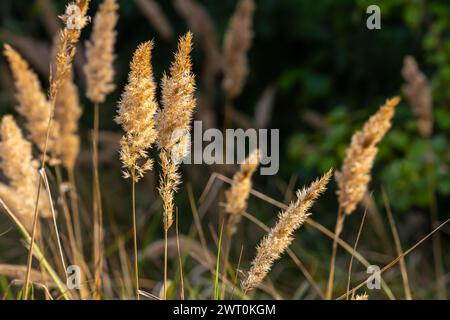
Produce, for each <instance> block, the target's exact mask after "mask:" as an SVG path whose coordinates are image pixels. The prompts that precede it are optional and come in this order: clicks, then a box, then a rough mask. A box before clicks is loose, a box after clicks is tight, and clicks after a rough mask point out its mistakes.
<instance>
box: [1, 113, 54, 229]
mask: <svg viewBox="0 0 450 320" xmlns="http://www.w3.org/2000/svg"><path fill="white" fill-rule="evenodd" d="M0 136H1V143H0V160H1V161H0V167H1V170H2V172H3V173H4V175H5V176H6V177H7V178H8V180H9V186H10V188H11V190H12V191H13V192H14V194H15V197H12V196H10V197H8V198H10V199H15V200H14V201H12V203H16V204H20V205H18V206H13V208H17V209H18V210H19V211H18V212H17V215H18V216H19V217H23V219H22V220H21V221H22V223H23V224H24V225H25V226H27V227H30V226H31V225H32V221H33V211H34V205H35V198H36V193H37V185H38V179H39V174H38V171H37V166H38V163H37V162H36V161H35V160H33V157H32V146H31V143H30V142H28V141H27V140H25V139H24V137H23V136H22V132H21V131H20V129H19V127H18V126H17V124H16V123H15V121H14V119H13V117H12V116H10V115H7V116H4V117H3V118H2V121H1V124H0ZM3 189H5V188H3ZM4 191H5V194H8V191H6V190H4ZM48 200H49V199H48V197H47V196H46V195H42V197H41V198H40V201H39V212H40V215H41V217H44V218H50V217H51V211H50V206H49V201H48ZM18 201H19V203H17V202H18Z"/></svg>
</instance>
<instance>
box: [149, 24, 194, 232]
mask: <svg viewBox="0 0 450 320" xmlns="http://www.w3.org/2000/svg"><path fill="white" fill-rule="evenodd" d="M191 51H192V33H191V32H188V33H186V34H185V35H184V36H183V37H181V38H180V40H179V42H178V50H177V53H176V54H175V61H174V62H173V63H172V65H171V67H170V72H169V75H164V76H163V80H162V84H161V86H162V107H163V109H162V110H161V111H160V112H159V113H158V115H157V118H156V130H157V132H158V138H157V141H156V143H157V145H158V147H159V149H160V159H161V171H162V173H161V176H160V184H159V188H158V191H159V193H160V195H161V198H162V200H163V206H164V217H163V221H164V229H165V230H166V231H167V230H168V229H169V228H170V226H171V225H172V223H173V208H174V204H173V197H174V193H175V192H176V191H177V189H178V185H179V184H180V182H181V180H180V175H179V173H178V172H177V170H178V165H179V162H180V161H181V159H183V158H184V157H185V156H186V155H187V154H188V152H189V145H190V139H189V133H190V131H191V125H190V124H191V120H192V114H193V112H194V108H195V106H196V100H195V98H194V91H195V77H194V74H193V73H192V62H191V56H190V54H191Z"/></svg>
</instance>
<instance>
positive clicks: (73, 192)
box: [67, 168, 83, 255]
mask: <svg viewBox="0 0 450 320" xmlns="http://www.w3.org/2000/svg"><path fill="white" fill-rule="evenodd" d="M67 173H68V175H69V183H70V206H71V208H72V213H73V227H74V231H75V240H76V242H77V246H78V250H79V251H80V254H81V255H83V238H82V236H81V220H80V209H79V206H78V196H77V184H76V180H75V172H74V168H70V169H69V170H68V171H67Z"/></svg>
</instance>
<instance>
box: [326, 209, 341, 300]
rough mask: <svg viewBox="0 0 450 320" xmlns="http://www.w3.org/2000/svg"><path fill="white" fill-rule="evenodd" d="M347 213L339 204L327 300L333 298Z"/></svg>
mask: <svg viewBox="0 0 450 320" xmlns="http://www.w3.org/2000/svg"><path fill="white" fill-rule="evenodd" d="M344 220H345V214H344V213H343V211H342V207H341V206H339V210H338V214H337V220H336V227H335V229H334V237H333V249H332V252H331V262H330V274H329V277H328V285H327V291H326V293H325V297H326V299H327V300H331V299H332V297H333V286H334V269H335V264H336V253H337V244H338V243H337V242H338V238H339V236H340V234H341V232H342V228H343V226H344Z"/></svg>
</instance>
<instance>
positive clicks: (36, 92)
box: [4, 44, 59, 152]
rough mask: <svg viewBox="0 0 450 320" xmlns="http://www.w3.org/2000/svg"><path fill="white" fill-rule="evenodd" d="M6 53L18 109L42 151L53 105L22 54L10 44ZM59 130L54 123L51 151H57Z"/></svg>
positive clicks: (30, 134) (49, 146) (51, 131)
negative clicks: (15, 91)
mask: <svg viewBox="0 0 450 320" xmlns="http://www.w3.org/2000/svg"><path fill="white" fill-rule="evenodd" d="M4 54H5V56H6V58H7V59H8V61H9V65H10V67H11V71H12V75H13V78H14V83H15V87H16V90H17V94H16V98H17V101H18V103H19V104H18V106H17V111H18V112H19V114H20V115H22V116H23V117H24V118H25V120H26V122H25V127H26V129H27V131H28V133H29V136H28V137H29V139H30V140H31V141H33V142H34V143H35V144H36V146H37V147H38V148H39V150H40V151H43V150H44V148H45V141H46V137H47V127H48V123H49V119H50V116H51V105H50V103H49V102H48V101H47V98H46V96H45V94H44V92H43V91H42V87H41V84H40V82H39V79H38V77H37V75H36V74H35V73H34V72H33V70H31V69H30V67H29V65H28V63H27V62H26V61H25V60H24V59H23V58H22V57H21V55H20V54H19V53H18V52H17V51H15V50H14V49H13V48H12V47H11V46H9V45H8V44H5V46H4ZM58 131H59V126H58V124H57V123H53V125H52V129H51V130H50V136H49V141H48V148H47V149H48V150H49V151H51V152H52V151H53V152H55V151H56V139H57V136H58Z"/></svg>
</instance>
